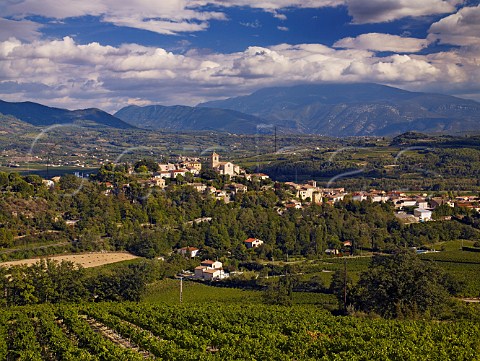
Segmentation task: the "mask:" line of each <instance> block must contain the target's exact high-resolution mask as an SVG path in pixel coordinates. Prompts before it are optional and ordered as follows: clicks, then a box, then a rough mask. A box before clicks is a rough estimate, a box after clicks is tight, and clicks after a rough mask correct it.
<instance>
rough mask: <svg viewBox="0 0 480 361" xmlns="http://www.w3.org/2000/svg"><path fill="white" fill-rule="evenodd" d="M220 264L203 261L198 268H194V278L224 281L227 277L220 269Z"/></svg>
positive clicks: (221, 268)
mask: <svg viewBox="0 0 480 361" xmlns="http://www.w3.org/2000/svg"><path fill="white" fill-rule="evenodd" d="M222 266H223V265H222V262H219V261H212V260H208V259H207V260H205V261H202V262H201V263H200V266H197V267H195V278H201V279H203V280H206V281H212V280H217V279H224V278H227V277H228V273H225V271H224V270H223V267H222Z"/></svg>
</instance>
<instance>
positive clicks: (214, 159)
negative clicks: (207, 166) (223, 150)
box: [211, 152, 220, 168]
mask: <svg viewBox="0 0 480 361" xmlns="http://www.w3.org/2000/svg"><path fill="white" fill-rule="evenodd" d="M218 163H220V156H219V155H218V154H217V153H215V152H213V153H212V157H211V166H212V168H215V167H216V166H217V165H218Z"/></svg>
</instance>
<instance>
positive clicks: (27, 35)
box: [0, 18, 41, 41]
mask: <svg viewBox="0 0 480 361" xmlns="http://www.w3.org/2000/svg"><path fill="white" fill-rule="evenodd" d="M40 26H41V25H40V24H38V23H35V22H33V21H30V20H9V19H2V18H0V41H2V40H7V39H9V38H17V39H22V40H34V39H37V38H39V37H40V32H39V28H40Z"/></svg>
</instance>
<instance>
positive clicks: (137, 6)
mask: <svg viewBox="0 0 480 361" xmlns="http://www.w3.org/2000/svg"><path fill="white" fill-rule="evenodd" d="M190 3H191V2H190V1H188V0H162V1H156V0H82V1H78V0H63V1H62V4H61V6H59V4H58V1H57V0H42V1H38V0H15V1H13V0H8V1H7V2H6V3H4V4H3V5H2V9H1V10H2V15H3V16H5V17H17V18H22V17H26V16H29V15H40V16H44V17H47V18H55V19H65V18H70V17H78V16H84V15H92V16H101V17H102V19H103V21H105V22H110V23H113V24H115V25H118V26H128V27H133V28H138V29H144V30H149V31H153V32H157V33H160V34H176V33H179V32H193V31H202V30H205V29H206V28H208V25H209V24H208V22H209V21H210V20H225V19H226V17H225V14H223V13H221V12H216V11H203V10H200V9H197V10H194V9H192V8H190V7H189V6H190V5H191V4H190Z"/></svg>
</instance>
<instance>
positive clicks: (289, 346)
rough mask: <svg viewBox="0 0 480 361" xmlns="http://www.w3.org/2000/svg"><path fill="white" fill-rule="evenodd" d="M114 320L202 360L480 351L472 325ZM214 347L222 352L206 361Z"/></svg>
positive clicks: (214, 317) (321, 319)
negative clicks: (165, 341) (170, 343)
mask: <svg viewBox="0 0 480 361" xmlns="http://www.w3.org/2000/svg"><path fill="white" fill-rule="evenodd" d="M107 308H108V307H107ZM109 312H110V313H113V314H115V315H118V316H119V317H120V318H122V319H127V320H128V321H129V322H132V323H134V324H136V325H138V326H139V327H141V328H144V329H148V330H150V331H151V332H153V333H154V334H155V335H157V336H160V337H162V336H163V337H168V339H169V340H172V341H174V342H175V343H177V344H178V345H180V346H181V347H185V349H188V350H189V351H190V353H191V354H192V355H197V356H196V357H197V359H198V358H218V359H222V360H232V359H272V360H273V359H282V360H283V359H285V360H287V359H293V358H296V359H311V360H318V359H324V358H325V359H330V358H336V357H338V358H339V359H353V360H354V359H385V360H390V359H391V360H396V359H431V358H435V359H440V360H451V359H457V360H472V359H475V355H476V354H477V353H478V351H479V350H480V341H479V335H480V327H479V325H478V324H475V323H473V322H458V323H433V322H428V321H401V322H400V321H388V320H381V319H377V320H370V319H356V318H352V317H334V316H331V315H329V314H327V313H325V312H322V311H318V310H315V309H314V308H311V307H310V308H309V307H305V308H302V307H298V308H282V307H266V306H259V305H252V306H232V305H229V306H223V305H220V304H218V305H214V306H203V305H200V306H191V305H190V306H188V307H171V306H170V307H166V306H155V305H146V304H129V305H121V306H120V307H119V306H118V305H116V306H115V307H112V308H111V309H110V311H109ZM445 335H448V337H447V338H445ZM206 346H207V347H206ZM208 346H210V348H211V347H213V348H215V349H216V351H217V352H216V353H215V354H208V353H206V352H205V351H206V349H208Z"/></svg>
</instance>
